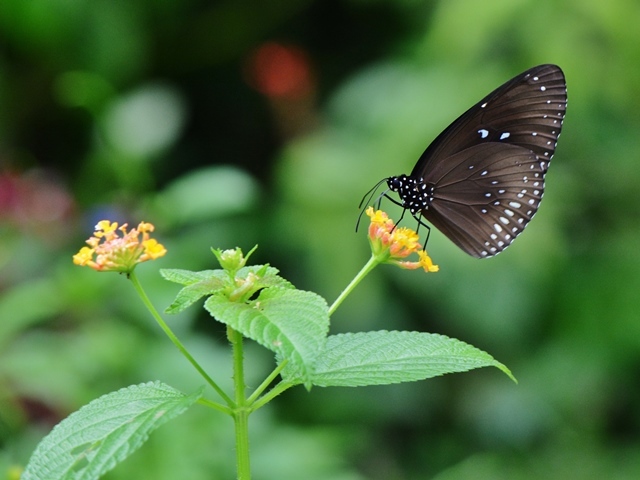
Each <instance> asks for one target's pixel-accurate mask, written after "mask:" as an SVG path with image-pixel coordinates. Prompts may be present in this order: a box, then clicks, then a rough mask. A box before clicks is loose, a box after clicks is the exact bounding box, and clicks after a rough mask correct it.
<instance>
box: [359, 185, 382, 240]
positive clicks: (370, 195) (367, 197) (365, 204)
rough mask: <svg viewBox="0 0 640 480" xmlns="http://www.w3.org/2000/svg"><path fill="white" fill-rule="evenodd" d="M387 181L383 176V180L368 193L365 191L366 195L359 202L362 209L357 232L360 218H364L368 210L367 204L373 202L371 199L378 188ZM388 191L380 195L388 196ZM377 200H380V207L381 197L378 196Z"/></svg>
mask: <svg viewBox="0 0 640 480" xmlns="http://www.w3.org/2000/svg"><path fill="white" fill-rule="evenodd" d="M386 181H387V179H386V178H383V179H382V180H380V181H379V182H378V183H376V184H375V185H374V186H373V188H372V189H370V190H369V191H368V192H367V193H365V194H364V196H363V197H362V200H360V203H359V204H358V208H359V209H361V210H360V215H358V221H357V222H356V232H357V231H358V227H359V226H360V219H361V218H362V215H363V214H364V211H365V210H366V206H367V205H368V204H369V202H371V199H372V198H373V196H374V195H375V194H376V190H378V188H380V185H382V184H383V183H384V182H386ZM388 191H389V190H386V191H385V192H384V193H383V194H382V195H380V197H382V196H386V193H387V192H388ZM365 200H366V202H365ZM376 202H378V209H379V208H380V198H378V200H376ZM374 203H375V202H374ZM363 205H364V208H363V207H362V206H363Z"/></svg>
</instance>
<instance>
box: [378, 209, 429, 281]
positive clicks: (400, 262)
mask: <svg viewBox="0 0 640 480" xmlns="http://www.w3.org/2000/svg"><path fill="white" fill-rule="evenodd" d="M366 213H367V215H368V216H369V218H370V219H371V224H370V225H369V243H370V244H371V250H372V252H373V254H374V255H375V256H378V257H381V258H383V260H382V261H381V263H391V264H393V265H397V266H399V267H401V268H406V269H410V270H414V269H417V268H423V269H424V271H425V272H437V271H438V270H439V269H440V268H439V267H438V266H437V265H434V264H433V261H432V260H431V257H429V255H427V252H426V251H425V250H424V249H423V248H422V245H420V243H419V242H418V234H417V233H416V232H415V231H414V230H411V229H410V228H407V227H397V226H396V224H395V223H394V222H393V220H391V219H390V218H389V216H388V215H387V214H386V213H385V212H383V211H382V210H374V209H373V207H368V208H367V210H366ZM413 253H417V254H418V261H417V262H410V261H406V260H404V259H405V258H407V257H408V256H409V255H411V254H413Z"/></svg>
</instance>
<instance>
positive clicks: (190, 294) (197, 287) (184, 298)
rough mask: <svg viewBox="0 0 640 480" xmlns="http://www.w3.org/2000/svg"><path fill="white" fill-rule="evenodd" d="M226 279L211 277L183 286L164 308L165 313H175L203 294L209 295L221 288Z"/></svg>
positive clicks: (191, 303)
mask: <svg viewBox="0 0 640 480" xmlns="http://www.w3.org/2000/svg"><path fill="white" fill-rule="evenodd" d="M220 271H221V270H220ZM228 281H229V280H228V279H221V278H217V277H212V278H207V279H204V280H201V281H199V282H197V283H193V284H191V285H187V286H186V287H183V288H182V290H180V291H179V292H178V294H177V295H176V298H175V300H174V301H173V302H172V303H171V305H169V306H168V307H167V308H166V309H165V313H169V314H175V313H179V312H181V311H183V310H185V309H186V308H188V307H190V306H191V305H193V304H194V303H195V302H197V301H198V300H200V299H201V298H202V297H204V296H205V295H211V294H212V293H215V292H217V291H219V290H221V289H223V288H224V287H225V285H226V284H227V282H228Z"/></svg>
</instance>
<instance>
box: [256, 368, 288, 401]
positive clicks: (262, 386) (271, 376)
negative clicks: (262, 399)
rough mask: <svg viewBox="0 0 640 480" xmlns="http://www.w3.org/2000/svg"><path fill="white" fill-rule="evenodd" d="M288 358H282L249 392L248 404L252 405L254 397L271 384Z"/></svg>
mask: <svg viewBox="0 0 640 480" xmlns="http://www.w3.org/2000/svg"><path fill="white" fill-rule="evenodd" d="M287 363H288V360H283V361H282V363H280V365H278V366H277V367H276V368H275V369H274V370H273V372H271V373H270V374H269V376H268V377H267V378H265V379H264V382H262V383H261V384H260V386H259V387H258V388H256V389H255V391H254V392H253V393H252V394H251V396H250V397H249V398H248V399H247V404H248V405H253V403H254V402H255V401H256V399H257V398H258V397H259V396H260V395H261V394H262V392H264V391H265V390H266V388H267V387H268V386H269V385H271V382H273V380H274V379H275V378H276V377H277V376H278V375H280V372H281V371H282V369H283V368H284V367H285V366H286V365H287ZM254 410H256V409H255V408H252V409H251V411H254Z"/></svg>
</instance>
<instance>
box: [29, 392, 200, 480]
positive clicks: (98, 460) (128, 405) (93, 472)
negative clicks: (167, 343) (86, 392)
mask: <svg viewBox="0 0 640 480" xmlns="http://www.w3.org/2000/svg"><path fill="white" fill-rule="evenodd" d="M201 396H202V392H201V391H198V392H196V393H194V394H192V395H189V396H187V395H184V394H183V393H181V392H179V391H178V390H175V389H173V388H172V387H169V386H168V385H165V384H163V383H160V382H149V383H144V384H141V385H133V386H130V387H127V388H123V389H122V390H118V391H117V392H112V393H109V394H107V395H104V396H102V397H100V398H98V399H96V400H94V401H92V402H91V403H89V404H88V405H85V406H84V407H82V408H81V409H80V410H78V411H77V412H75V413H72V414H71V415H70V416H69V417H67V418H66V419H65V420H63V421H62V422H60V423H59V424H58V425H56V426H55V427H54V429H53V430H52V431H51V433H49V435H47V436H46V437H45V438H44V439H43V440H42V441H41V442H40V444H39V445H38V447H37V448H36V450H35V451H34V453H33V455H32V457H31V459H30V460H29V464H28V465H27V467H26V469H25V471H24V473H23V474H22V477H20V478H21V480H42V479H47V480H62V479H64V480H71V479H73V480H90V479H97V478H99V477H100V476H101V475H103V474H104V473H105V472H108V471H109V470H111V469H113V468H114V467H115V466H116V465H117V464H118V463H120V462H122V461H123V460H124V459H125V458H127V457H128V456H129V455H131V454H132V453H133V452H134V451H135V450H137V449H138V448H139V447H140V446H141V445H142V444H143V443H144V442H145V441H146V440H147V438H148V436H149V433H151V432H152V431H153V430H155V429H156V428H158V427H159V426H160V425H162V424H163V423H165V422H167V421H168V420H170V419H172V418H174V417H176V416H177V415H180V414H181V413H183V412H184V411H185V410H186V409H187V408H188V407H190V406H191V405H192V404H193V403H195V402H196V401H197V400H198V399H199V398H200V397H201Z"/></svg>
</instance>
